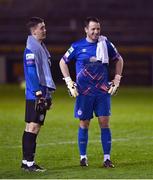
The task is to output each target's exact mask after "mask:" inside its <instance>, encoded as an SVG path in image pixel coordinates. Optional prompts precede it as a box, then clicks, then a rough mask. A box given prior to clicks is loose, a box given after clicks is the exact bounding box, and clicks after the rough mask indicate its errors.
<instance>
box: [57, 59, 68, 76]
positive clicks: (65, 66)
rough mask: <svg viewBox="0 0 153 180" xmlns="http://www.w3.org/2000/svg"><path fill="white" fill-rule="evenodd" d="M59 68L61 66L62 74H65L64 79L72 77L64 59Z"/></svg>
mask: <svg viewBox="0 0 153 180" xmlns="http://www.w3.org/2000/svg"><path fill="white" fill-rule="evenodd" d="M59 66H60V69H61V72H62V74H63V77H64V78H66V77H70V73H69V69H68V65H67V64H66V63H65V61H64V60H63V59H61V60H60V63H59Z"/></svg>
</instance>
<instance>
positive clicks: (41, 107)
mask: <svg viewBox="0 0 153 180" xmlns="http://www.w3.org/2000/svg"><path fill="white" fill-rule="evenodd" d="M36 97H37V98H36V101H35V110H36V112H38V113H40V114H43V113H45V112H46V110H47V109H48V103H47V100H46V99H45V98H44V97H42V92H41V91H37V92H36Z"/></svg>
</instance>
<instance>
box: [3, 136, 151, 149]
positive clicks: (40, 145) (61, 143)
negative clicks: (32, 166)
mask: <svg viewBox="0 0 153 180" xmlns="http://www.w3.org/2000/svg"><path fill="white" fill-rule="evenodd" d="M145 139H153V136H148V137H147V136H146V137H133V138H116V139H112V141H113V142H125V141H131V140H145ZM90 143H93V144H94V143H100V140H99V141H98V140H89V144H90ZM65 144H77V141H62V142H56V143H55V142H51V143H46V144H38V145H37V147H44V146H57V145H65ZM16 148H21V145H14V146H13V145H4V146H2V145H1V146H0V149H16Z"/></svg>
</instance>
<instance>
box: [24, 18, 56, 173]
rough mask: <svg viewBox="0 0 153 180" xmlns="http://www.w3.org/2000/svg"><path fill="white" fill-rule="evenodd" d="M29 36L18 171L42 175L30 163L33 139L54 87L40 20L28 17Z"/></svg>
mask: <svg viewBox="0 0 153 180" xmlns="http://www.w3.org/2000/svg"><path fill="white" fill-rule="evenodd" d="M27 26H28V29H29V31H30V35H29V36H28V38H27V43H26V48H25V51H24V73H25V81H26V92H25V94H26V110H25V122H26V127H25V130H24V133H23V137H22V151H23V160H22V165H21V168H22V169H24V170H26V171H44V170H45V169H44V168H42V167H40V166H38V165H37V164H36V163H35V161H34V156H35V150H36V138H37V135H38V133H39V131H40V128H41V126H42V125H43V124H44V120H45V116H46V111H47V110H49V109H50V107H51V104H52V97H51V93H52V91H54V90H55V84H54V82H53V79H52V75H51V70H50V68H51V67H50V66H51V61H50V57H51V56H50V53H49V52H48V50H47V48H46V46H45V44H44V43H43V40H44V39H45V38H46V27H45V23H44V20H43V19H41V18H39V17H32V18H31V19H30V20H29V22H28V23H27Z"/></svg>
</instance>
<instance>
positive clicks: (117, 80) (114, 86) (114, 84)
mask: <svg viewBox="0 0 153 180" xmlns="http://www.w3.org/2000/svg"><path fill="white" fill-rule="evenodd" d="M121 77H122V76H120V75H119V74H116V75H115V78H114V79H113V80H112V82H111V83H110V88H109V90H108V93H109V94H111V95H115V94H116V92H117V88H118V87H119V85H120V80H121Z"/></svg>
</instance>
